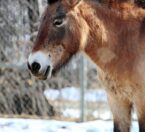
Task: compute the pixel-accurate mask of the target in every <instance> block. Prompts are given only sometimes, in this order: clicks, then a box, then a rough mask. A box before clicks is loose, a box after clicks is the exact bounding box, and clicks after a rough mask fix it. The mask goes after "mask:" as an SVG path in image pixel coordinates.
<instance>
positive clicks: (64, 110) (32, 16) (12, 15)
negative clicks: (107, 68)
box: [0, 0, 111, 121]
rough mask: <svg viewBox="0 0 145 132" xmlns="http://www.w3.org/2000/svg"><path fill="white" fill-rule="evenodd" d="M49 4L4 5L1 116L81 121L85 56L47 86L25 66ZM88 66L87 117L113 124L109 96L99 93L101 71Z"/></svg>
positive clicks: (0, 17) (0, 0) (0, 10)
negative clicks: (105, 120)
mask: <svg viewBox="0 0 145 132" xmlns="http://www.w3.org/2000/svg"><path fill="white" fill-rule="evenodd" d="M46 5H47V1H46V0H13V1H11V0H0V115H1V116H8V117H12V116H14V115H17V116H20V117H22V116H24V117H34V116H37V117H40V118H42V117H43V118H57V119H67V120H78V121H79V120H80V105H81V104H80V90H79V87H80V68H79V67H78V64H79V63H80V57H78V58H75V59H74V60H73V62H71V64H70V65H69V66H68V68H66V69H63V70H62V71H61V72H60V73H58V74H57V76H55V77H53V78H51V79H50V80H47V81H39V80H36V79H35V78H33V77H32V76H31V75H30V74H29V72H28V70H27V67H26V61H27V58H28V54H29V53H30V51H31V47H32V44H33V41H34V40H35V37H36V34H37V30H38V25H39V21H40V14H42V12H43V10H44V8H45V6H46ZM87 62H89V63H87V64H86V65H87V71H86V73H85V74H86V76H87V77H88V81H87V84H86V87H87V89H86V92H85V93H84V94H85V97H84V100H85V104H84V105H85V106H84V107H85V109H86V110H85V116H86V118H87V119H88V120H92V119H96V118H102V116H101V115H105V113H106V114H108V115H109V117H107V118H106V117H105V119H111V116H110V113H108V111H107V110H108V106H107V104H106V96H105V95H104V93H103V92H102V91H99V90H97V89H98V88H101V87H102V86H101V85H100V84H99V82H98V80H97V71H96V67H95V66H94V65H93V64H92V63H91V62H90V61H88V60H87ZM83 81H86V80H83ZM72 86H74V87H75V88H74V87H72ZM71 94H73V95H72V97H70V96H71ZM102 96H103V98H102ZM104 96H105V97H104ZM97 97H100V98H102V99H100V98H99V99H98V98H97ZM72 115H74V116H72ZM105 116H106V115H105Z"/></svg>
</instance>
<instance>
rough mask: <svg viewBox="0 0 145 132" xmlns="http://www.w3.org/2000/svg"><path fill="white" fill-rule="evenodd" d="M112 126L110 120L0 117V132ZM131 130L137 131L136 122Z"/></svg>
mask: <svg viewBox="0 0 145 132" xmlns="http://www.w3.org/2000/svg"><path fill="white" fill-rule="evenodd" d="M112 128H113V124H112V121H92V122H85V123H75V122H62V121H55V120H32V119H3V118H0V132H112ZM132 132H138V126H137V122H133V124H132Z"/></svg>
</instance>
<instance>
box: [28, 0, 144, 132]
mask: <svg viewBox="0 0 145 132" xmlns="http://www.w3.org/2000/svg"><path fill="white" fill-rule="evenodd" d="M48 2H49V4H48V6H47V7H46V9H45V12H44V14H43V16H42V21H41V24H40V28H39V32H38V35H37V38H36V40H35V42H34V45H33V47H32V52H31V53H30V55H29V57H28V68H29V70H30V71H31V73H32V74H33V75H34V76H36V77H37V78H38V79H41V80H46V79H47V78H49V77H51V76H52V75H53V74H54V73H55V72H57V71H59V70H60V69H61V68H62V67H63V66H65V65H66V64H68V62H69V61H70V60H71V58H72V57H73V56H74V55H76V54H77V53H78V52H83V53H84V54H86V56H88V57H89V58H90V59H91V60H92V61H93V62H94V63H95V64H96V68H97V71H98V76H99V78H100V81H101V82H102V84H103V85H104V86H105V91H106V94H107V99H108V103H109V106H110V109H111V111H112V114H113V122H114V128H113V131H114V132H129V131H130V126H131V112H132V109H133V108H135V110H136V113H137V117H138V123H139V132H145V10H144V9H141V8H139V7H136V10H135V11H134V10H132V8H131V10H130V11H128V12H127V13H126V14H125V15H124V14H123V15H122V13H121V12H120V11H118V10H117V9H116V10H115V9H110V8H107V7H105V6H102V5H101V4H98V2H96V1H94V0H48ZM132 12H134V14H132Z"/></svg>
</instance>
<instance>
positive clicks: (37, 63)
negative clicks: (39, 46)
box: [27, 52, 53, 80]
mask: <svg viewBox="0 0 145 132" xmlns="http://www.w3.org/2000/svg"><path fill="white" fill-rule="evenodd" d="M27 66H28V69H29V70H30V71H31V73H32V74H33V75H34V76H35V77H37V78H38V79H40V80H46V79H47V78H48V77H49V78H50V77H51V74H52V70H53V68H52V65H51V63H50V60H49V58H47V56H46V55H44V54H42V53H40V52H38V53H34V54H32V55H30V56H29V58H28V62H27Z"/></svg>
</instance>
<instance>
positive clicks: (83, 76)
mask: <svg viewBox="0 0 145 132" xmlns="http://www.w3.org/2000/svg"><path fill="white" fill-rule="evenodd" d="M80 58H81V60H80V61H81V63H80V87H81V88H80V121H81V122H84V121H85V114H86V113H85V112H86V110H85V106H86V105H85V104H86V103H85V90H86V88H87V61H86V60H85V58H84V57H83V56H81V57H80Z"/></svg>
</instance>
